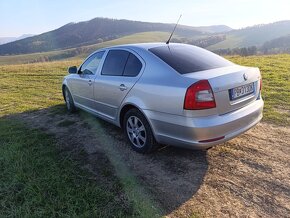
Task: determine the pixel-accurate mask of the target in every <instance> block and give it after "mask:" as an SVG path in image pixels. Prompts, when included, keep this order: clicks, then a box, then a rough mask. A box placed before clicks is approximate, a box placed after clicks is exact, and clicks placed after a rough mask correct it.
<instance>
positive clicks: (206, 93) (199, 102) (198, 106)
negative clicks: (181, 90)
mask: <svg viewBox="0 0 290 218" xmlns="http://www.w3.org/2000/svg"><path fill="white" fill-rule="evenodd" d="M215 107H216V103H215V99H214V95H213V91H212V89H211V86H210V84H209V82H208V81H207V80H200V81H198V82H196V83H194V84H192V85H191V86H190V87H189V88H188V89H187V90H186V94H185V98H184V106H183V108H184V109H185V110H203V109H209V108H215Z"/></svg>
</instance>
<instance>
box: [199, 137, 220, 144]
mask: <svg viewBox="0 0 290 218" xmlns="http://www.w3.org/2000/svg"><path fill="white" fill-rule="evenodd" d="M224 138H225V137H224V136H222V137H218V138H214V139H207V140H201V141H198V142H202V143H204V142H214V141H218V140H221V139H224Z"/></svg>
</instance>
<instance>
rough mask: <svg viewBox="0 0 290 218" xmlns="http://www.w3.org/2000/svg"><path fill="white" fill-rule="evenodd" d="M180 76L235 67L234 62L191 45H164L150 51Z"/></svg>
mask: <svg viewBox="0 0 290 218" xmlns="http://www.w3.org/2000/svg"><path fill="white" fill-rule="evenodd" d="M149 51H150V52H152V53H153V54H155V55H156V56H158V57H159V58H160V59H161V60H163V61H164V62H165V63H167V64H168V65H169V66H171V67H172V68H173V69H175V70H176V71H177V72H178V73H180V74H186V73H192V72H197V71H203V70H210V69H214V68H220V67H226V66H231V65H233V63H232V62H230V61H228V60H226V59H224V58H223V57H221V56H218V55H216V54H214V53H212V52H210V51H207V50H205V49H202V48H199V47H196V46H191V45H178V44H171V45H164V46H159V47H154V48H150V49H149Z"/></svg>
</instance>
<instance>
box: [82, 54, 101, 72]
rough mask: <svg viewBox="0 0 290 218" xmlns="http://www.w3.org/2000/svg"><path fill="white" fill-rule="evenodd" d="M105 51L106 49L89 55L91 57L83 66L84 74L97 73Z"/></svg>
mask: <svg viewBox="0 0 290 218" xmlns="http://www.w3.org/2000/svg"><path fill="white" fill-rule="evenodd" d="M104 53H105V52H104V51H101V52H98V53H95V54H93V55H92V56H91V57H89V59H88V60H86V61H85V63H83V65H82V67H81V72H82V73H83V74H95V73H96V72H97V69H98V67H99V65H100V62H101V60H102V57H103V55H104Z"/></svg>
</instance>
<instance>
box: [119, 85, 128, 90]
mask: <svg viewBox="0 0 290 218" xmlns="http://www.w3.org/2000/svg"><path fill="white" fill-rule="evenodd" d="M119 88H120V90H121V91H125V90H127V87H126V86H125V85H124V84H121V85H120V86H119Z"/></svg>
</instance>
